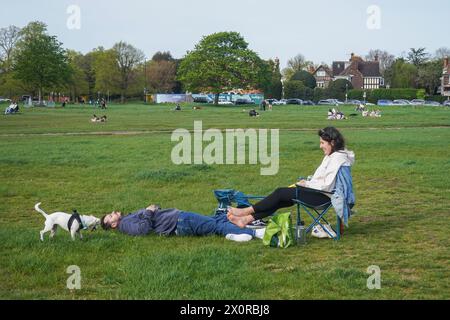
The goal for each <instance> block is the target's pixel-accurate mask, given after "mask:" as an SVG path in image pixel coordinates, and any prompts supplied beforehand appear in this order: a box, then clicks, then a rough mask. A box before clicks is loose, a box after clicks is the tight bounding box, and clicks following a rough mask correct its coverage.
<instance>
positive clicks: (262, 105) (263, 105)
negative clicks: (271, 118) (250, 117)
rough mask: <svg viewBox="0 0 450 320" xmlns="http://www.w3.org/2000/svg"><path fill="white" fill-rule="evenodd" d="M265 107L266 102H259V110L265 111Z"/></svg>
mask: <svg viewBox="0 0 450 320" xmlns="http://www.w3.org/2000/svg"><path fill="white" fill-rule="evenodd" d="M266 105H267V102H266V100H263V101H262V102H261V110H263V111H266Z"/></svg>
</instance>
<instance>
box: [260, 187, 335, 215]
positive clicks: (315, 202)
mask: <svg viewBox="0 0 450 320" xmlns="http://www.w3.org/2000/svg"><path fill="white" fill-rule="evenodd" d="M295 190H296V188H278V189H276V190H275V191H274V192H272V193H271V194H270V195H268V196H267V197H265V198H264V199H262V200H261V201H259V202H258V203H256V204H255V205H253V210H254V211H255V213H254V214H253V217H254V218H255V220H258V219H262V218H264V217H267V216H270V215H272V214H273V213H274V212H275V211H277V210H278V209H280V208H287V207H291V206H293V205H294V202H293V201H292V199H295V198H296V192H295ZM298 199H299V200H301V201H302V202H305V203H308V204H310V205H312V206H320V205H322V204H324V203H327V202H328V201H330V198H329V197H327V196H326V195H324V194H323V193H318V192H312V191H308V190H307V189H303V188H300V190H299V194H298Z"/></svg>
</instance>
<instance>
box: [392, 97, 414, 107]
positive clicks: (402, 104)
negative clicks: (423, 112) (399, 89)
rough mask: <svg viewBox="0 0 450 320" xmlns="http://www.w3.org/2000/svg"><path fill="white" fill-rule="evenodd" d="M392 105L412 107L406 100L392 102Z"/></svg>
mask: <svg viewBox="0 0 450 320" xmlns="http://www.w3.org/2000/svg"><path fill="white" fill-rule="evenodd" d="M392 104H393V105H396V106H409V105H411V102H409V101H408V100H405V99H397V100H394V101H392Z"/></svg>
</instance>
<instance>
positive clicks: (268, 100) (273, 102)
mask: <svg viewBox="0 0 450 320" xmlns="http://www.w3.org/2000/svg"><path fill="white" fill-rule="evenodd" d="M266 101H267V102H268V103H270V104H272V105H274V104H275V102H278V100H277V99H266Z"/></svg>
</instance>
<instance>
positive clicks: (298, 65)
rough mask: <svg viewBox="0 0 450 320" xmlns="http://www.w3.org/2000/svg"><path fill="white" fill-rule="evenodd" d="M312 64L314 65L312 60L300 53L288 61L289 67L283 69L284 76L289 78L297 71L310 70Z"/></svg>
mask: <svg viewBox="0 0 450 320" xmlns="http://www.w3.org/2000/svg"><path fill="white" fill-rule="evenodd" d="M310 66H314V64H313V63H312V62H311V61H308V60H306V59H305V56H303V55H302V54H298V55H296V56H295V57H293V58H291V59H289V60H288V62H287V67H286V68H284V69H283V72H282V73H283V77H284V79H286V80H289V79H290V78H291V77H292V76H293V75H294V74H295V73H296V72H297V71H300V70H306V71H307V70H308V68H309V67H310Z"/></svg>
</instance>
